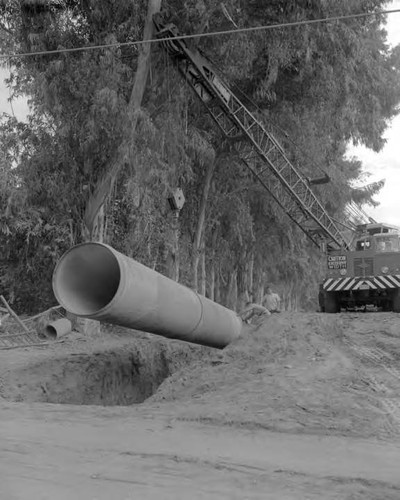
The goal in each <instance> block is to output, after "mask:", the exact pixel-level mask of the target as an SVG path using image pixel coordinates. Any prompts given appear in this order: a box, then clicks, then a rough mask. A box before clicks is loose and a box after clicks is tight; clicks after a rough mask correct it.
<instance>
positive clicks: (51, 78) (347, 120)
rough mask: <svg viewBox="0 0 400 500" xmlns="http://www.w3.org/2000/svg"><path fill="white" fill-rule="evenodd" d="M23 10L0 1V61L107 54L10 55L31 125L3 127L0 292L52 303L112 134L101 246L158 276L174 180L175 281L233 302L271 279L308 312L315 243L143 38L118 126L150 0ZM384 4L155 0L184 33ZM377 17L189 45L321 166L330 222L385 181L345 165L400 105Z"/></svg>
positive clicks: (302, 164)
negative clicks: (145, 49) (144, 67)
mask: <svg viewBox="0 0 400 500" xmlns="http://www.w3.org/2000/svg"><path fill="white" fill-rule="evenodd" d="M32 4H33V3H32V2H29V5H30V6H25V7H24V5H25V4H24V2H20V1H19V0H10V1H9V2H6V4H5V5H4V4H2V7H1V9H2V12H1V13H2V23H1V25H0V33H1V36H0V49H1V50H2V51H3V52H4V53H6V52H10V51H12V52H15V53H18V52H37V51H55V50H57V49H60V48H66V49H68V48H73V47H80V46H85V47H95V46H98V45H104V44H107V45H112V46H109V47H108V48H104V49H101V50H98V49H96V50H82V51H77V52H53V53H51V54H40V55H35V56H29V57H21V58H20V57H15V58H12V60H11V67H10V68H11V76H10V78H9V81H8V84H9V87H10V89H11V92H12V94H13V95H14V96H15V97H18V96H19V95H27V96H28V98H29V102H30V115H29V118H28V120H27V121H26V122H24V123H20V122H18V121H16V120H15V119H14V118H13V117H9V116H6V115H4V116H3V118H2V121H1V130H0V137H1V138H0V148H1V154H2V158H3V159H2V163H1V165H0V166H1V170H0V175H1V187H0V203H1V207H0V208H1V212H0V232H1V233H0V234H1V243H0V245H1V257H0V280H1V282H0V283H1V286H2V289H3V293H4V294H6V295H8V297H9V299H10V300H11V301H12V302H14V304H16V305H17V307H18V308H19V309H20V310H32V309H35V308H36V309H37V308H40V307H44V306H45V305H47V304H50V303H51V302H52V301H53V300H54V299H53V296H52V293H51V285H50V284H51V272H52V269H53V267H54V264H55V262H56V261H57V259H58V258H59V257H60V255H61V254H62V252H63V251H64V250H66V249H67V248H68V247H69V246H71V245H73V244H75V243H78V242H80V241H82V239H83V238H84V234H83V225H84V214H85V209H86V207H87V204H88V201H89V199H90V196H91V195H92V193H93V192H94V190H95V188H96V186H97V185H98V183H99V180H100V179H101V178H102V177H103V176H104V174H105V173H106V172H107V171H108V169H109V167H110V162H111V161H112V158H113V157H114V156H115V154H116V152H117V151H118V150H119V148H121V144H123V145H124V148H125V151H124V155H123V158H124V164H123V165H122V167H123V168H122V169H121V171H120V174H119V176H118V179H117V182H116V184H115V185H114V187H113V189H112V192H111V194H110V196H109V197H108V200H107V204H106V206H105V214H106V223H105V230H104V231H105V234H104V240H105V241H106V242H108V243H110V244H112V245H113V246H115V247H116V248H117V249H119V250H121V251H122V252H124V253H126V254H128V255H131V256H133V257H135V258H137V259H138V260H140V261H141V262H143V263H145V264H147V265H149V266H151V267H153V268H155V269H157V270H159V271H161V272H168V266H167V265H166V262H167V260H168V255H169V254H170V253H171V251H172V250H171V248H172V247H171V231H172V232H173V231H174V228H175V226H174V224H176V219H174V217H173V216H171V212H170V209H169V205H168V202H167V198H168V196H170V194H171V192H172V190H173V189H174V188H176V187H178V186H179V187H181V188H182V189H183V191H184V193H185V197H186V204H185V206H184V209H183V210H182V212H181V214H180V219H179V266H180V280H181V281H182V282H183V283H185V284H187V285H190V286H192V285H193V286H195V287H196V286H198V287H199V289H200V288H201V287H200V281H201V283H202V287H203V289H205V290H206V293H207V294H208V295H209V296H211V297H212V298H215V299H216V300H219V301H221V302H223V303H226V304H229V305H231V306H232V307H235V306H236V305H237V295H238V296H239V301H240V300H244V299H245V298H246V297H248V296H249V295H252V296H253V298H254V299H256V298H257V296H259V295H260V294H261V293H262V289H263V286H264V285H265V283H266V281H268V282H273V283H275V284H276V285H277V286H278V288H279V289H280V291H281V293H282V295H283V296H284V297H285V300H286V302H287V305H288V307H290V306H292V307H309V306H310V305H311V304H312V303H313V294H314V292H315V287H316V284H317V282H318V280H319V278H320V275H321V268H322V267H321V259H320V258H319V257H318V253H317V251H314V250H313V249H312V248H311V247H310V244H309V243H308V242H307V241H306V238H305V236H304V235H303V234H302V233H300V232H299V230H298V229H297V228H295V227H293V225H292V224H291V222H290V221H289V219H288V218H287V216H286V215H285V214H283V213H281V211H280V209H279V207H277V206H276V204H275V203H274V201H273V200H272V199H271V197H269V196H268V194H267V193H266V192H265V191H264V190H263V189H262V188H260V186H259V185H258V184H257V183H256V181H255V180H254V179H253V178H252V177H251V175H250V174H249V173H248V171H247V170H245V169H244V167H243V165H242V164H240V163H239V160H238V159H237V158H236V157H235V156H234V155H232V153H231V151H230V149H229V145H226V144H225V143H224V141H223V138H221V137H220V135H219V132H218V131H217V130H216V128H215V127H214V126H213V124H212V122H211V120H210V119H209V118H208V116H207V114H206V112H205V110H204V109H203V107H202V106H201V104H200V103H199V102H197V100H196V98H195V97H194V96H193V95H192V94H191V93H190V91H189V89H187V87H186V85H185V84H184V82H183V81H182V80H181V79H180V77H179V75H178V74H177V73H176V71H175V70H174V68H173V67H172V65H171V62H170V61H169V60H168V58H167V56H166V55H165V54H164V53H163V51H162V50H161V48H160V47H156V46H154V48H153V56H152V62H151V70H150V74H149V78H148V82H147V89H146V93H145V95H144V100H143V103H142V107H141V110H140V115H139V116H138V122H137V127H136V130H135V133H134V134H132V135H131V136H130V135H129V123H130V122H129V116H128V103H129V99H130V95H131V92H132V84H133V83H132V82H133V80H134V77H135V73H136V70H137V65H138V56H139V51H140V50H141V49H140V47H138V46H135V45H128V44H127V42H132V41H134V40H139V39H140V38H141V37H142V35H143V27H144V23H145V17H146V9H147V2H146V1H145V0H141V1H129V2H122V1H120V2H113V1H111V0H107V1H102V2H99V1H97V0H79V1H78V0H63V1H60V2H57V3H54V4H53V6H52V7H50V8H49V9H43V8H42V7H40V6H41V5H42V4H41V2H37V4H36V7H32ZM387 4H388V1H384V0H368V1H365V0H337V1H335V2H332V1H325V0H307V1H302V0H292V1H290V2H287V1H283V0H273V1H269V2H265V1H262V0H252V1H247V2H243V1H241V0H232V1H230V2H220V1H219V0H218V1H217V0H164V2H163V9H164V11H165V15H166V17H167V18H168V19H170V20H171V21H172V22H175V23H176V24H177V26H178V28H179V29H180V30H181V31H182V32H186V33H207V32H210V31H216V30H223V29H232V28H233V27H234V26H237V27H248V26H261V25H272V24H282V23H291V22H296V21H302V20H305V19H319V18H323V17H330V16H337V15H343V14H352V13H358V12H366V13H372V12H375V11H378V10H381V9H382V8H384V7H385V6H386V5H387ZM21 5H22V7H21ZM27 5H28V4H27ZM383 23H384V19H383V18H382V16H369V17H364V18H358V19H351V20H346V21H335V22H329V23H315V24H311V25H307V24H302V25H298V26H292V27H288V28H275V29H268V30H260V31H257V32H252V33H245V34H236V35H234V36H232V35H226V36H220V37H201V38H199V39H195V40H193V41H191V42H190V44H191V45H193V46H195V47H198V48H199V49H201V50H202V51H203V52H204V53H206V54H207V55H208V56H209V58H210V59H211V60H212V61H214V63H215V66H216V67H217V68H218V71H220V72H221V74H223V75H225V78H226V79H227V80H228V81H229V82H230V84H231V87H232V89H233V90H234V92H235V93H237V96H238V97H239V98H240V99H241V100H242V101H243V102H244V103H245V105H246V106H248V107H249V108H250V109H251V110H252V111H253V112H254V113H255V114H256V115H257V117H258V118H259V119H260V120H261V121H262V122H263V123H265V125H266V126H267V127H269V128H271V129H272V130H273V133H274V134H275V135H276V136H277V137H278V138H279V140H280V142H281V143H282V145H283V147H284V148H285V150H286V151H287V154H288V156H289V157H290V159H291V161H293V162H294V163H295V164H296V165H298V167H299V169H300V170H301V171H302V172H303V173H304V175H305V176H306V177H309V178H312V177H317V176H320V175H321V173H328V174H329V177H330V178H331V183H330V184H329V185H327V186H321V187H318V188H316V192H317V195H318V196H319V197H320V199H321V200H322V202H323V204H324V205H325V206H326V208H327V210H328V212H329V213H330V214H331V215H333V216H335V217H336V218H339V219H340V218H343V213H344V207H345V205H346V204H347V203H349V202H351V201H355V202H357V203H359V204H366V203H367V204H368V203H374V200H373V196H374V195H375V194H376V193H377V191H378V190H379V188H380V187H381V186H380V185H379V184H375V185H370V186H366V187H365V188H358V189H355V188H354V187H353V186H354V185H355V182H356V181H357V180H359V179H360V176H361V174H362V165H361V164H360V163H359V162H357V161H355V160H348V159H346V158H345V151H346V144H347V143H348V142H349V141H352V142H354V143H362V144H365V145H366V146H368V147H370V148H373V149H374V150H379V149H380V148H381V147H382V146H383V144H384V139H383V132H384V130H385V128H386V127H387V125H388V123H389V122H390V119H391V118H392V117H393V116H395V115H396V114H397V112H398V107H397V106H398V102H399V99H400V78H399V70H400V57H399V54H400V50H399V48H395V49H393V50H391V49H390V48H389V46H388V44H387V41H386V33H385V31H384V24H383ZM117 43H122V44H123V45H115V44H117ZM127 127H128V129H127ZM127 130H128V133H127ZM127 137H128V140H126V138H127ZM213 162H214V163H213ZM212 165H214V166H213V167H212V168H211V167H210V166H212ZM210 169H211V170H210ZM207 172H208V173H209V175H207ZM210 172H211V173H210ZM210 176H211V177H210ZM207 179H208V180H207ZM206 182H208V183H209V185H208V188H207V189H206V190H204V186H205V183H206ZM200 214H203V215H204V217H203V216H200ZM199 221H200V223H199ZM201 221H203V222H201ZM196 255H197V258H193V257H194V256H196ZM197 266H200V267H201V272H199V278H198V280H197V279H195V280H194V281H195V282H193V276H194V275H195V276H196V277H197ZM194 267H196V269H194ZM199 269H200V268H199ZM195 271H196V272H195ZM197 281H199V282H198V283H197Z"/></svg>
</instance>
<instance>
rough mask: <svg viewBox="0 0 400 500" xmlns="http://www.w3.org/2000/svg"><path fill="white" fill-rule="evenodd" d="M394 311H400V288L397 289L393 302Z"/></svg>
mask: <svg viewBox="0 0 400 500" xmlns="http://www.w3.org/2000/svg"><path fill="white" fill-rule="evenodd" d="M392 311H393V312H395V313H400V290H398V289H397V290H395V292H394V295H393V302H392Z"/></svg>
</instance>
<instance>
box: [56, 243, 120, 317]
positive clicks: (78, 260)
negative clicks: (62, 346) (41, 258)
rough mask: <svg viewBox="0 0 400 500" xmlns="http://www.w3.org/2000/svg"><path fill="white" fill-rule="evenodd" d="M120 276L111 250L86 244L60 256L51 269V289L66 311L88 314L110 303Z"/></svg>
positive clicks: (95, 244)
mask: <svg viewBox="0 0 400 500" xmlns="http://www.w3.org/2000/svg"><path fill="white" fill-rule="evenodd" d="M120 279H121V272H120V268H119V264H118V260H117V258H116V257H115V255H114V254H113V252H112V251H111V250H109V249H108V248H107V247H105V246H103V245H100V244H98V243H87V244H85V245H81V246H78V247H75V248H73V249H72V250H70V251H69V252H67V253H66V254H65V255H64V256H63V258H62V259H61V261H60V262H59V264H58V265H57V268H56V270H55V272H54V277H53V289H54V294H55V296H56V297H57V300H58V301H59V303H60V304H61V305H62V306H63V307H64V308H65V309H66V310H67V311H70V312H72V313H73V314H77V315H81V316H90V315H92V314H95V313H96V312H98V311H100V310H101V309H103V308H104V307H105V306H106V305H107V304H109V303H110V302H111V300H112V299H113V298H114V296H115V294H116V293H117V290H118V287H119V283H120Z"/></svg>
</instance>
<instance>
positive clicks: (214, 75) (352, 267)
mask: <svg viewBox="0 0 400 500" xmlns="http://www.w3.org/2000/svg"><path fill="white" fill-rule="evenodd" d="M153 22H154V26H155V30H156V35H157V37H158V38H159V39H160V43H161V44H162V46H163V48H164V49H165V51H166V52H167V54H168V55H169V57H170V58H171V59H172V61H173V63H174V65H175V67H176V68H177V69H178V71H179V73H180V74H181V75H182V76H183V78H184V79H185V80H186V82H187V84H188V85H189V87H190V88H191V89H192V90H193V92H194V93H195V94H196V96H197V97H198V98H199V99H200V101H201V102H202V103H203V104H204V106H205V108H206V109H207V111H208V113H209V115H210V116H211V118H212V119H213V120H214V122H215V123H216V125H217V126H218V127H219V129H220V130H221V132H222V133H223V135H224V136H225V137H226V138H228V139H230V140H231V143H232V144H233V147H234V148H235V150H236V153H237V155H238V157H239V158H240V159H241V160H242V162H243V164H244V165H245V167H246V168H248V169H249V170H250V171H251V172H252V174H253V175H254V177H255V178H256V179H257V180H258V182H259V183H260V184H261V185H262V186H263V187H264V188H265V189H266V191H268V193H269V195H270V196H271V197H272V198H273V199H274V200H275V202H276V203H277V204H278V205H280V207H281V208H282V209H283V210H284V212H285V213H286V214H287V215H288V217H289V218H290V219H291V220H292V222H293V223H295V224H296V225H297V226H298V227H299V228H300V229H301V230H302V231H303V232H304V233H305V234H306V235H307V237H308V238H309V239H310V240H311V241H312V242H313V244H315V245H316V246H318V247H319V248H320V249H321V250H323V251H324V252H325V253H326V259H327V269H326V277H325V279H324V280H323V281H322V283H321V284H320V290H319V306H320V309H321V311H322V312H326V313H336V312H339V311H341V310H342V309H343V308H344V309H353V310H354V309H363V310H367V309H368V308H375V310H376V309H380V310H388V311H389V310H393V311H395V312H400V230H399V228H396V227H394V226H390V225H387V224H379V223H376V222H370V223H366V224H358V225H356V226H355V227H354V228H353V234H352V237H349V236H348V234H347V233H346V231H343V230H342V229H340V228H339V225H338V223H337V222H336V221H335V220H334V219H333V218H332V217H330V216H329V214H328V213H327V211H326V209H325V208H324V206H323V205H322V204H321V202H320V201H319V199H318V198H317V196H316V195H315V193H314V192H313V190H312V185H313V182H312V181H310V179H308V178H307V177H306V176H305V175H304V174H303V173H302V172H301V171H300V170H299V169H298V168H296V167H295V166H294V165H293V163H292V162H291V161H290V159H289V157H288V155H287V154H286V152H285V151H284V149H283V147H282V146H281V144H280V143H279V142H278V140H277V139H276V137H275V136H274V135H273V134H272V132H271V131H270V130H269V129H267V127H266V126H265V125H264V124H263V123H261V121H260V120H258V119H257V118H256V116H255V115H254V114H253V113H252V112H251V111H250V110H249V109H248V108H247V107H246V106H245V105H244V104H243V103H242V102H241V101H240V100H239V99H238V97H237V96H236V94H235V93H234V92H233V91H232V90H231V89H230V86H229V84H228V83H227V82H226V81H225V79H223V78H222V76H221V75H220V74H219V72H218V71H216V69H215V68H214V66H213V64H212V63H211V62H210V60H209V59H208V58H207V57H205V56H204V55H203V54H202V53H201V52H200V51H199V50H198V49H192V48H189V47H188V45H187V43H186V42H185V40H184V39H182V38H181V35H180V33H179V31H178V29H177V27H176V26H175V25H174V24H172V23H167V22H165V20H164V18H163V15H162V14H156V15H155V16H154V17H153Z"/></svg>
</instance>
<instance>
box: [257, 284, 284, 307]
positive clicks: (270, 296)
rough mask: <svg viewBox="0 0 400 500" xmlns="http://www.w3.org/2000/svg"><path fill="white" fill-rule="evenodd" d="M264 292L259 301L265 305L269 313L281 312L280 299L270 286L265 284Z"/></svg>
mask: <svg viewBox="0 0 400 500" xmlns="http://www.w3.org/2000/svg"><path fill="white" fill-rule="evenodd" d="M265 291H266V294H265V295H264V297H263V299H262V301H261V303H262V304H264V305H265V307H266V308H267V309H268V311H270V312H271V313H279V312H281V299H280V297H279V295H278V294H277V293H274V292H273V291H272V290H271V287H270V286H267V289H266V290H265Z"/></svg>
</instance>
